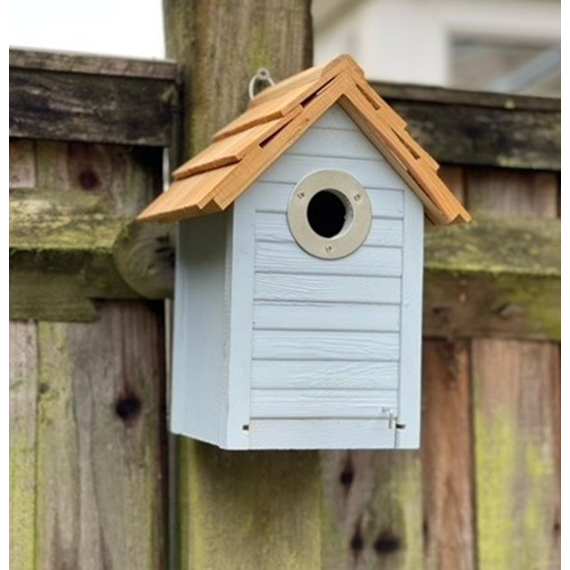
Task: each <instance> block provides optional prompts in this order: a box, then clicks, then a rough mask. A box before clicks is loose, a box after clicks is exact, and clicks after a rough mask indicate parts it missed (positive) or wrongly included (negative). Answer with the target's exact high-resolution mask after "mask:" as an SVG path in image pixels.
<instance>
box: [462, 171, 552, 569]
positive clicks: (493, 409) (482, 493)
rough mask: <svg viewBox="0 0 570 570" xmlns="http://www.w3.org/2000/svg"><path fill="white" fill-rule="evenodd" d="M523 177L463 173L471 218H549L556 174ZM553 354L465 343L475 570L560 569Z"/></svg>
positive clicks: (535, 346)
mask: <svg viewBox="0 0 570 570" xmlns="http://www.w3.org/2000/svg"><path fill="white" fill-rule="evenodd" d="M527 174H528V176H527V177H526V178H521V177H517V176H512V175H510V174H505V173H497V172H496V171H491V172H488V173H485V172H477V173H474V172H472V171H467V173H466V179H467V193H468V201H469V203H473V205H474V208H475V209H476V210H477V212H478V215H479V216H483V215H486V216H495V215H501V214H505V213H507V212H508V213H512V212H514V213H515V215H518V216H520V217H521V219H525V218H526V219H528V217H529V216H532V217H535V218H548V219H552V218H553V217H555V216H556V213H557V211H558V188H557V181H556V178H554V177H553V176H552V175H547V176H546V177H545V175H533V174H532V173H527ZM494 175H497V176H494ZM501 246H502V244H501ZM525 293H526V294H529V291H525ZM540 316H541V315H540V314H538V313H537V314H536V315H535V318H540ZM558 358H559V350H558V346H557V345H556V344H551V343H532V342H525V341H520V340H519V341H501V340H498V339H493V338H480V339H474V340H473V341H472V372H471V374H472V384H473V394H472V400H473V402H472V406H473V415H474V426H475V431H474V466H475V485H476V495H475V506H476V521H477V560H478V570H491V569H493V570H501V569H502V568H505V569H507V568H513V567H516V568H521V569H522V570H525V569H531V568H533V569H536V568H545V569H548V570H552V569H555V568H557V567H559V564H560V558H559V556H560V550H559V548H560V542H559V540H560V533H559V531H560V519H559V516H560V503H559V500H560V496H559V488H560V487H559V484H560V471H559V465H558V459H557V457H558V453H559V451H558V449H557V448H556V446H557V445H558V443H557V442H558V437H559V434H556V430H557V429H558V428H559V426H558V424H557V421H556V415H557V413H558V411H557V409H556V402H557V395H558V388H556V383H557V382H559V364H558ZM553 404H554V405H553Z"/></svg>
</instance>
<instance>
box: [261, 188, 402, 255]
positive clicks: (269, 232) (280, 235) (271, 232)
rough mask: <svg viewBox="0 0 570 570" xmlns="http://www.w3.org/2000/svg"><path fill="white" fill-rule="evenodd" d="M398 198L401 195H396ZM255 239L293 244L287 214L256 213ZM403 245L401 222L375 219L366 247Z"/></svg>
mask: <svg viewBox="0 0 570 570" xmlns="http://www.w3.org/2000/svg"><path fill="white" fill-rule="evenodd" d="M397 194H398V197H400V196H401V195H402V194H401V193H400V192H398V193H397ZM255 239H256V240H258V241H261V242H276V243H278V242H287V243H294V238H293V236H292V234H291V231H290V230H289V225H288V223H287V214H286V212H285V211H283V212H265V211H264V212H257V213H256V216H255ZM403 243H404V230H403V223H402V220H398V219H385V218H375V219H373V220H372V225H371V226H370V232H369V233H368V236H367V237H366V245H367V246H375V247H401V246H402V244H403Z"/></svg>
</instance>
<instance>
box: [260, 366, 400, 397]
mask: <svg viewBox="0 0 570 570" xmlns="http://www.w3.org/2000/svg"><path fill="white" fill-rule="evenodd" d="M251 385H252V388H283V389H284V388H307V389H315V390H316V389H321V390H327V389H344V388H353V389H354V388H359V389H362V390H370V389H378V390H395V389H397V387H398V363H397V362H395V361H394V362H339V361H337V362H326V361H322V360H316V361H310V360H303V361H295V360H253V362H252V367H251Z"/></svg>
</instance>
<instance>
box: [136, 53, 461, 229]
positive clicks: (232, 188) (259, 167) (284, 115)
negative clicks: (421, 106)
mask: <svg viewBox="0 0 570 570" xmlns="http://www.w3.org/2000/svg"><path fill="white" fill-rule="evenodd" d="M335 103H338V104H339V105H340V106H341V107H342V108H343V109H344V110H345V111H346V112H347V113H348V114H349V116H350V117H351V119H352V120H353V121H354V123H355V124H356V125H357V126H358V127H359V128H360V130H361V131H362V132H363V133H364V135H365V136H366V137H367V138H368V139H369V140H370V141H371V142H372V144H373V145H374V146H375V147H376V148H377V150H378V152H379V153H380V154H382V155H383V156H384V158H385V159H386V160H387V161H388V163H389V164H390V165H391V166H392V168H394V170H395V171H396V172H397V173H398V174H399V175H400V176H401V177H402V178H403V179H404V180H405V182H406V183H407V184H408V186H409V187H410V189H411V190H412V191H413V192H414V193H415V194H416V195H417V196H418V198H419V199H420V200H421V202H422V204H423V205H424V208H425V212H426V215H427V216H428V217H429V218H430V219H431V220H432V221H433V222H434V223H436V224H449V223H453V222H458V221H469V220H470V219H471V216H470V215H469V213H468V212H467V211H466V210H465V208H464V207H463V206H462V205H461V204H460V203H459V201H458V200H457V198H456V197H455V196H454V195H453V194H452V192H451V191H450V190H449V189H448V188H447V186H446V185H445V184H444V182H443V181H442V180H441V178H440V177H439V176H438V174H437V171H438V169H439V164H438V163H437V162H436V161H435V160H434V159H433V158H432V157H431V156H430V155H429V154H428V153H427V152H426V151H425V150H424V149H423V148H422V147H421V146H420V145H419V144H418V143H417V142H416V141H415V140H414V139H413V138H412V137H411V136H410V134H409V133H408V132H407V130H406V126H407V125H406V122H405V121H404V119H402V117H400V116H399V115H398V114H397V113H396V112H395V111H394V110H393V109H392V108H391V107H390V106H389V105H388V104H387V103H386V101H384V99H382V97H380V95H378V93H376V91H375V90H374V89H373V88H372V87H371V86H370V84H369V83H368V82H367V81H366V80H365V78H364V72H363V71H362V69H361V68H360V67H359V66H358V64H357V63H356V62H355V61H354V60H353V59H352V58H351V57H350V56H348V55H343V56H340V57H338V58H336V59H334V60H333V61H331V62H329V63H328V64H326V65H323V66H320V67H313V68H310V69H307V70H305V71H303V72H301V73H299V74H297V75H295V76H293V77H291V78H289V79H287V80H285V81H283V82H280V83H278V84H276V85H275V86H272V87H270V88H268V89H266V90H264V91H262V92H261V93H260V94H259V95H258V96H257V97H255V98H254V99H253V100H252V101H251V102H250V104H249V106H248V109H247V110H246V111H245V112H244V113H243V114H242V115H240V116H239V117H237V118H236V119H234V120H233V121H232V122H231V123H229V124H228V125H226V126H225V127H224V128H223V129H221V130H220V131H218V132H217V133H216V135H215V136H214V141H213V143H212V144H211V145H210V146H209V147H207V148H206V149H205V150H203V151H202V152H201V153H199V154H198V155H196V156H195V157H193V158H192V159H191V160H190V161H188V162H186V163H185V164H183V165H182V166H180V167H179V168H177V169H176V170H175V172H174V182H173V184H172V185H171V187H170V189H169V190H168V191H167V192H166V193H164V194H162V195H161V196H159V197H158V198H157V199H156V200H155V201H154V202H153V203H152V204H151V205H149V206H148V207H147V209H146V210H144V212H143V213H142V214H141V215H140V216H139V219H141V220H162V221H173V220H178V219H181V218H186V217H193V216H199V215H202V214H206V213H211V212H219V211H222V210H225V209H226V208H227V207H228V206H229V205H230V204H231V203H232V202H233V201H234V200H236V199H237V198H238V197H239V196H240V194H241V193H243V192H244V191H245V190H246V189H247V188H249V186H250V185H251V184H252V183H253V182H254V181H255V179H256V178H258V177H259V175H260V174H261V173H262V172H263V171H264V170H265V169H266V168H268V167H269V166H270V165H271V164H272V163H273V162H275V161H276V160H277V159H278V158H279V157H280V156H281V155H282V154H283V153H284V152H285V151H286V150H287V149H288V148H289V147H290V146H291V145H292V144H294V143H295V142H296V141H297V140H298V139H299V138H300V137H301V136H302V135H303V134H304V133H305V132H306V131H307V129H308V128H309V127H310V126H311V125H312V124H313V123H314V122H315V121H316V120H317V119H318V118H319V117H321V116H322V115H323V114H324V113H325V112H326V111H327V110H328V109H330V108H331V107H332V106H333V105H334V104H335Z"/></svg>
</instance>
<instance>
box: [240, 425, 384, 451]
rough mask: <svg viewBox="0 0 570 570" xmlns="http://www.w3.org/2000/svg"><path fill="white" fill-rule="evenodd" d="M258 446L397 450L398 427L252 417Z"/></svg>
mask: <svg viewBox="0 0 570 570" xmlns="http://www.w3.org/2000/svg"><path fill="white" fill-rule="evenodd" d="M249 441H250V445H251V447H252V448H255V449H345V448H353V449H355V448H360V449H393V448H394V447H395V430H392V429H390V428H389V427H388V422H387V421H386V420H384V419H378V420H342V419H339V420H311V421H309V420H306V419H297V420H295V419H292V420H274V419H270V420H252V421H251V424H250V426H249Z"/></svg>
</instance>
